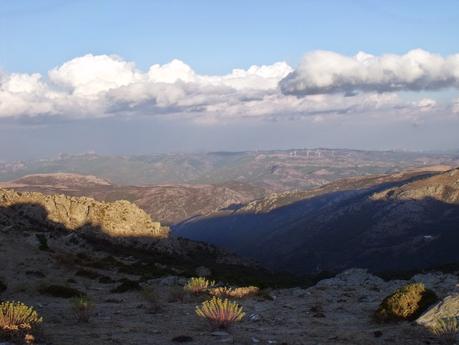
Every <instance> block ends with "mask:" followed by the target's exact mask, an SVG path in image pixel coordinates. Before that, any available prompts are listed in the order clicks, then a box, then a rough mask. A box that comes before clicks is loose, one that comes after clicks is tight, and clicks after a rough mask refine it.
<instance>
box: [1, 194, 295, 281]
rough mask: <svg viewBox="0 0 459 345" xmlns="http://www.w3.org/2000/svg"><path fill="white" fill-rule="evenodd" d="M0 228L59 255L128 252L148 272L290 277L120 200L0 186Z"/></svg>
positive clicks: (271, 278)
mask: <svg viewBox="0 0 459 345" xmlns="http://www.w3.org/2000/svg"><path fill="white" fill-rule="evenodd" d="M0 230H1V231H4V232H6V233H8V234H10V236H17V237H18V238H21V237H23V236H24V237H31V238H33V237H36V238H37V239H38V242H39V243H40V246H41V247H43V248H47V247H48V246H49V247H52V248H53V251H55V252H59V253H61V254H60V255H62V256H66V255H68V256H69V257H73V256H75V255H79V254H82V255H83V256H85V257H89V258H97V257H99V256H104V255H105V256H107V255H112V256H121V257H123V256H128V257H130V260H131V261H133V264H132V268H130V269H131V270H132V271H141V272H143V273H145V274H146V275H147V276H148V274H151V275H152V276H155V275H156V274H158V273H161V274H164V273H167V272H169V273H178V272H181V273H182V274H184V275H189V274H192V272H194V270H195V268H196V267H200V266H205V267H207V268H208V269H210V270H211V272H212V275H214V276H215V277H222V276H225V277H227V279H232V278H231V277H233V278H234V279H235V280H238V279H239V276H238V274H237V273H238V272H246V273H247V275H245V276H243V277H242V279H245V278H248V279H249V280H250V279H253V281H262V282H265V283H266V284H271V283H272V284H275V285H276V284H280V285H285V284H289V283H291V282H292V281H293V280H294V279H293V277H290V276H288V275H280V276H279V277H277V276H276V275H274V274H272V273H270V272H269V271H267V270H264V269H262V268H261V267H259V266H258V265H257V264H255V262H253V261H250V260H243V259H241V258H239V257H237V256H236V255H233V254H231V253H229V252H226V251H224V250H220V249H217V248H215V247H214V246H212V245H209V244H205V243H201V242H194V241H190V240H186V239H177V238H175V237H171V236H169V228H168V227H166V226H162V225H161V224H160V223H159V222H156V221H153V220H152V219H151V217H150V216H149V215H148V214H147V213H146V212H145V211H143V210H142V209H140V208H139V207H138V206H136V205H134V204H132V203H130V202H129V201H124V200H120V201H115V202H99V201H96V200H94V199H92V198H88V197H71V196H66V195H63V194H58V195H45V194H42V193H38V192H17V191H14V190H10V189H0ZM50 243H51V244H52V245H51V244H50ZM80 259H81V258H80ZM110 260H111V259H110ZM150 271H151V272H150ZM149 272H150V273H149ZM228 277H230V278H228ZM278 278H279V279H278ZM284 278H285V279H284ZM295 281H296V280H295Z"/></svg>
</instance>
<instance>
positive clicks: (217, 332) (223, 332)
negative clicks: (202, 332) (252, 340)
mask: <svg viewBox="0 0 459 345" xmlns="http://www.w3.org/2000/svg"><path fill="white" fill-rule="evenodd" d="M210 335H213V336H215V337H227V336H228V335H230V334H229V333H228V332H225V331H215V332H212V333H210Z"/></svg>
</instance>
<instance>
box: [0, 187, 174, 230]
mask: <svg viewBox="0 0 459 345" xmlns="http://www.w3.org/2000/svg"><path fill="white" fill-rule="evenodd" d="M0 208H3V209H5V210H7V211H8V212H10V213H16V214H17V215H20V216H22V217H25V218H26V219H28V220H30V221H33V222H35V223H37V224H42V225H45V226H53V227H60V228H65V229H66V230H70V231H76V230H81V231H84V230H88V229H91V230H96V229H97V230H100V232H102V233H103V234H104V235H107V236H109V237H148V238H165V237H167V236H168V233H169V229H168V228H166V227H162V226H161V224H160V223H159V222H154V221H152V220H151V218H150V216H149V215H148V214H147V213H146V212H145V211H143V210H142V209H140V208H139V207H137V206H136V205H134V204H132V203H130V202H128V201H124V200H120V201H115V202H111V203H108V202H99V201H96V200H94V199H91V198H87V197H69V196H65V195H44V194H41V193H35V192H30V193H29V192H24V193H20V192H15V191H13V190H7V189H0Z"/></svg>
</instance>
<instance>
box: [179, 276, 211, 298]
mask: <svg viewBox="0 0 459 345" xmlns="http://www.w3.org/2000/svg"><path fill="white" fill-rule="evenodd" d="M214 285H215V282H214V281H210V280H207V279H206V278H203V277H198V278H191V279H190V280H188V282H187V283H186V284H185V286H184V289H185V291H187V292H189V293H192V294H194V295H199V294H201V293H204V292H207V291H208V289H210V288H212V287H213V286H214Z"/></svg>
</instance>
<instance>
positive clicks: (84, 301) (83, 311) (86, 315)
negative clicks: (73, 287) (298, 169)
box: [72, 296, 94, 322]
mask: <svg viewBox="0 0 459 345" xmlns="http://www.w3.org/2000/svg"><path fill="white" fill-rule="evenodd" d="M72 309H73V312H74V314H75V317H76V319H77V320H78V322H89V319H90V317H91V312H92V310H93V309H94V305H93V303H92V302H91V300H90V299H89V298H88V297H86V296H80V297H74V298H72Z"/></svg>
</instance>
